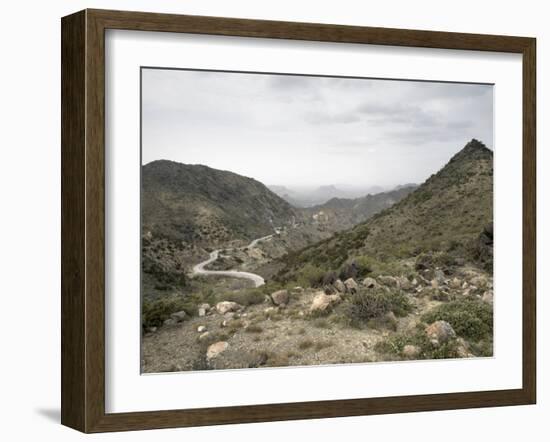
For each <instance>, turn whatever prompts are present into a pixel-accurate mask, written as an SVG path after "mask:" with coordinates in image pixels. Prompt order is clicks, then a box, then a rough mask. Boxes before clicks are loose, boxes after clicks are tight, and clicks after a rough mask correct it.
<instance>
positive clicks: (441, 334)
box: [426, 321, 456, 346]
mask: <svg viewBox="0 0 550 442" xmlns="http://www.w3.org/2000/svg"><path fill="white" fill-rule="evenodd" d="M426 336H427V337H428V339H429V340H430V341H431V342H432V344H433V345H435V346H439V345H440V344H443V343H445V342H447V341H449V340H450V339H453V338H456V333H455V331H454V330H453V327H451V324H449V323H448V322H446V321H435V322H434V323H433V324H430V325H428V326H427V327H426Z"/></svg>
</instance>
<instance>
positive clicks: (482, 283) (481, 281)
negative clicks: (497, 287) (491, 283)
mask: <svg viewBox="0 0 550 442" xmlns="http://www.w3.org/2000/svg"><path fill="white" fill-rule="evenodd" d="M487 282H488V281H487V278H486V277H485V276H481V275H480V276H475V277H474V278H472V279H470V284H472V285H475V286H476V287H481V288H485V287H487Z"/></svg>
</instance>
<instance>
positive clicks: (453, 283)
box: [449, 277, 462, 289]
mask: <svg viewBox="0 0 550 442" xmlns="http://www.w3.org/2000/svg"><path fill="white" fill-rule="evenodd" d="M461 284H462V283H461V282H460V279H458V278H456V277H454V278H453V279H452V280H451V282H450V283H449V286H450V287H451V288H452V289H459V288H460V286H461Z"/></svg>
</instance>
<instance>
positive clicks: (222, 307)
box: [216, 301, 242, 315]
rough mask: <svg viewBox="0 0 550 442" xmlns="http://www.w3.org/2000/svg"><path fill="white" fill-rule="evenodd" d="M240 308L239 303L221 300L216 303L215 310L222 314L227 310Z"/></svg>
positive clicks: (227, 311) (232, 310) (234, 310)
mask: <svg viewBox="0 0 550 442" xmlns="http://www.w3.org/2000/svg"><path fill="white" fill-rule="evenodd" d="M241 308H242V306H241V305H239V304H237V303H236V302H233V301H222V302H218V303H217V304H216V310H217V311H218V313H220V314H222V315H224V314H225V313H229V312H236V311H238V310H240V309H241Z"/></svg>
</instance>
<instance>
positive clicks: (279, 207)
mask: <svg viewBox="0 0 550 442" xmlns="http://www.w3.org/2000/svg"><path fill="white" fill-rule="evenodd" d="M294 217H295V213H294V210H293V208H292V207H291V206H290V205H289V204H288V203H287V202H286V201H284V200H283V199H282V198H280V197H278V196H277V195H275V194H274V193H273V192H271V191H270V190H269V189H268V188H267V187H266V186H264V185H263V184H262V183H260V182H258V181H256V180H254V179H252V178H247V177H244V176H240V175H237V174H235V173H232V172H227V171H222V170H216V169H212V168H210V167H207V166H202V165H189V164H180V163H176V162H172V161H166V160H161V161H154V162H151V163H149V164H146V165H144V166H143V168H142V233H143V234H144V235H146V234H148V233H149V232H151V233H152V234H153V235H154V236H157V235H160V236H162V237H167V238H170V239H173V240H178V241H184V242H186V243H195V244H207V245H208V246H214V245H216V244H225V243H227V242H228V241H231V240H235V239H241V240H250V239H253V238H257V237H260V236H263V235H267V234H269V233H272V232H273V228H274V227H278V226H281V225H286V224H288V223H290V222H292V220H293V219H294Z"/></svg>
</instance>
